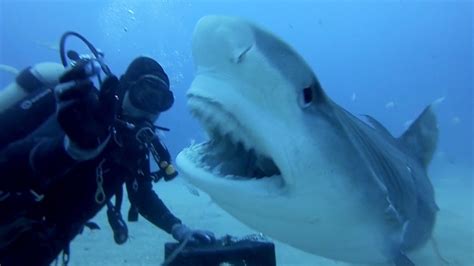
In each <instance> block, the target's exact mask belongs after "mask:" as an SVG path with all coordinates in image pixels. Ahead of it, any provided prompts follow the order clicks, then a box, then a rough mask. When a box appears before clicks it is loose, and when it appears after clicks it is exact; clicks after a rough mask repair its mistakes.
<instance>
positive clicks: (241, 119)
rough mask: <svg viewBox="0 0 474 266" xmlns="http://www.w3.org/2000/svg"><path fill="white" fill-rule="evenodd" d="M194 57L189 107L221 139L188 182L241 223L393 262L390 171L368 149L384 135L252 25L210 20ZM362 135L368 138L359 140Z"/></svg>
mask: <svg viewBox="0 0 474 266" xmlns="http://www.w3.org/2000/svg"><path fill="white" fill-rule="evenodd" d="M193 56H194V62H195V65H196V75H195V78H194V80H193V82H192V84H191V87H190V89H189V90H188V92H187V97H188V106H189V108H190V111H191V113H192V114H193V115H194V116H195V117H196V118H197V119H198V120H199V121H200V122H201V124H202V126H203V127H204V129H205V131H206V132H207V135H208V137H209V140H208V141H206V142H204V143H200V144H195V145H192V146H191V147H188V148H186V149H184V150H183V151H182V152H180V153H179V155H178V157H177V160H176V161H177V165H178V167H179V168H180V173H181V174H182V176H184V177H185V178H186V179H187V180H188V181H189V182H191V183H192V184H194V185H195V186H197V187H198V188H200V189H201V190H203V191H205V192H206V193H208V194H209V196H210V197H211V198H212V199H213V200H214V201H215V202H216V203H217V204H218V205H220V206H221V207H222V208H223V209H224V210H226V211H227V212H229V213H230V214H231V215H233V216H234V217H236V218H237V219H239V220H241V221H242V222H244V223H246V224H247V225H249V226H251V227H253V228H255V229H256V230H259V231H261V232H263V233H265V234H267V235H269V236H271V237H274V238H276V239H278V240H281V241H283V242H286V243H288V244H290V245H293V246H295V247H297V248H299V249H302V250H305V251H308V252H311V253H314V254H318V255H321V256H325V257H328V258H333V259H338V260H343V261H353V262H382V261H387V258H388V259H389V260H390V259H391V258H390V256H391V255H390V254H391V253H390V252H386V250H390V249H391V245H392V243H389V244H387V242H390V240H388V239H392V238H393V236H394V235H396V234H397V233H398V231H397V230H392V228H393V226H392V224H390V223H388V224H387V222H386V219H387V215H386V209H387V208H389V207H391V206H392V205H393V204H392V201H390V200H387V198H389V197H388V194H389V193H388V192H387V188H386V186H385V185H384V180H379V179H377V178H372V176H373V174H374V171H375V172H377V171H378V170H380V168H377V167H374V163H373V162H372V161H370V160H369V159H370V158H371V157H370V156H368V155H367V152H369V153H370V151H371V150H370V149H365V150H364V151H365V152H364V151H362V152H361V147H360V145H359V144H360V143H361V141H360V136H362V137H366V135H364V134H365V133H364V132H366V131H367V132H369V133H370V132H375V131H376V130H375V129H373V127H368V126H367V125H366V124H362V123H360V122H359V121H358V120H357V119H355V118H353V117H352V116H350V114H347V112H345V111H344V110H343V109H342V108H340V107H338V106H337V105H336V104H335V103H334V102H333V101H331V99H329V97H328V96H327V95H326V94H325V92H324V91H323V89H322V88H321V86H320V84H319V82H318V80H317V78H316V76H315V74H314V72H313V71H312V70H311V68H310V67H309V65H308V64H307V63H306V62H305V61H304V59H303V58H302V57H301V56H299V55H298V53H296V52H295V51H294V50H293V49H292V48H291V47H290V46H289V45H287V44H286V43H285V42H283V41H282V40H280V39H279V38H278V37H276V36H274V35H273V34H271V33H270V32H268V31H265V30H264V29H262V28H260V27H258V26H256V25H254V24H252V23H250V22H247V21H245V20H241V19H239V18H233V17H223V16H207V17H204V18H202V19H201V20H200V21H199V22H198V24H197V26H196V28H195V31H194V36H193ZM354 128H355V129H356V131H357V130H359V131H357V132H359V133H356V136H353V135H349V133H348V132H350V131H351V129H354ZM369 133H367V134H369ZM374 134H376V135H377V136H379V139H382V140H383V139H384V138H385V137H386V136H385V135H386V134H384V133H377V132H375V133H374ZM382 140H381V141H382ZM389 142H390V141H389ZM362 143H364V139H363V140H362ZM387 146H388V147H389V148H387V150H389V151H390V149H391V148H390V147H392V148H393V147H394V144H393V141H392V143H391V144H388V145H387ZM400 154H401V155H400V157H403V156H402V154H403V152H400ZM369 155H370V154H369ZM380 156H381V157H383V156H382V155H380ZM397 158H398V157H397ZM375 166H377V164H375ZM403 167H406V166H403ZM413 168H414V169H415V170H416V171H418V170H417V169H418V168H420V167H418V168H417V167H415V166H413ZM404 169H405V168H404ZM382 170H383V169H382ZM385 170H386V169H385ZM420 171H422V169H421V168H420ZM410 193H411V192H410ZM408 195H409V196H407V199H411V198H410V197H412V196H413V193H412V194H408ZM374 199H375V200H374ZM387 201H388V202H387ZM393 201H394V202H396V203H397V204H398V205H400V206H402V207H400V209H401V210H403V211H405V210H406V209H410V208H405V207H406V206H405V205H404V204H405V203H404V200H401V199H396V200H395V199H394V200H393ZM398 205H397V206H398ZM374 210H375V211H374ZM407 212H408V211H407ZM400 213H402V211H400ZM403 213H405V212H403ZM398 214H399V212H398V210H397V209H395V214H393V215H394V216H395V215H398ZM389 215H391V214H389ZM401 224H402V225H403V221H402V222H401ZM402 225H401V226H400V227H399V228H401V227H402ZM397 237H398V235H397ZM384 245H386V246H387V248H386V250H385V249H384V250H382V249H381V248H380V247H381V246H384ZM389 246H390V247H389ZM387 254H389V255H387Z"/></svg>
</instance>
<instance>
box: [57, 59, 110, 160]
mask: <svg viewBox="0 0 474 266" xmlns="http://www.w3.org/2000/svg"><path fill="white" fill-rule="evenodd" d="M92 63H93V62H91V61H89V62H86V64H92ZM89 68H91V67H89ZM87 69H88V66H87V65H77V66H75V67H74V68H72V69H71V70H69V71H67V72H66V73H65V74H63V76H62V77H61V78H60V79H59V80H60V84H59V85H57V86H56V88H55V95H56V112H57V119H58V122H59V124H60V126H61V127H62V128H63V130H64V132H65V133H66V138H65V147H66V151H67V152H68V153H69V154H70V155H71V157H72V158H74V159H76V160H89V159H92V158H95V157H96V156H97V155H98V154H99V153H100V152H101V151H102V150H103V149H104V147H105V146H106V144H107V142H108V140H109V138H110V128H111V126H112V123H113V122H114V119H115V114H116V108H117V102H118V100H117V99H116V97H115V95H114V93H113V92H114V91H115V88H116V87H117V86H118V83H119V81H118V79H117V77H115V76H110V77H107V78H106V80H105V81H104V82H103V83H102V85H101V90H100V91H98V90H97V89H96V88H95V86H94V83H93V82H92V81H91V80H90V79H89V78H88V77H89V76H88V75H89V74H88V70H87Z"/></svg>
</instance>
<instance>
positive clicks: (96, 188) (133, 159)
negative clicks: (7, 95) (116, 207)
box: [0, 125, 181, 266]
mask: <svg viewBox="0 0 474 266" xmlns="http://www.w3.org/2000/svg"><path fill="white" fill-rule="evenodd" d="M55 127H56V128H58V127H57V125H55ZM47 135H49V136H51V134H50V133H48V134H47ZM53 135H54V137H48V136H41V135H40V136H30V137H28V138H26V139H23V140H21V141H17V142H15V143H13V144H10V145H9V146H8V147H7V148H5V149H4V150H2V151H1V154H0V192H3V194H2V195H3V196H5V195H6V192H9V195H10V196H9V197H5V198H1V199H0V226H1V227H4V228H0V235H2V233H1V231H2V230H3V231H4V233H5V230H7V229H8V230H10V229H11V228H8V226H5V225H8V224H10V227H12V225H11V224H12V221H13V219H16V221H20V222H16V223H18V224H19V225H18V224H17V225H13V227H15V226H16V227H17V229H18V228H24V230H16V233H15V234H16V235H15V238H13V239H14V240H13V242H12V243H8V244H5V243H3V244H2V243H1V242H2V241H5V239H0V265H2V266H6V265H48V264H49V263H51V262H52V261H53V260H54V259H55V258H56V257H57V255H58V254H59V253H60V252H61V250H63V249H64V248H66V247H67V246H68V244H69V242H70V241H71V240H72V239H73V238H74V237H75V236H76V235H77V234H78V233H80V232H81V230H82V229H83V226H84V224H85V223H86V222H87V221H88V220H89V219H91V218H93V217H94V216H95V215H96V214H97V213H98V212H99V211H100V210H101V209H102V207H104V205H105V204H106V201H107V200H108V199H110V198H111V197H112V196H113V195H114V194H115V193H116V192H117V191H118V190H119V189H121V187H122V186H123V184H124V183H125V184H126V187H127V191H128V197H129V199H130V202H131V203H132V204H133V205H134V206H136V207H137V208H138V211H139V213H140V214H141V215H142V216H144V217H145V218H146V219H148V220H149V221H150V222H152V223H153V224H155V225H156V226H158V227H159V228H161V229H163V230H164V231H166V232H168V233H170V232H171V227H172V226H173V225H174V224H175V223H180V222H181V221H180V220H179V219H178V218H176V217H175V216H174V215H173V214H172V213H171V212H170V211H169V210H168V208H167V207H166V206H165V205H164V204H163V202H162V201H161V200H160V199H159V198H158V196H157V195H156V194H155V192H154V191H153V190H152V179H151V177H150V175H149V165H148V164H149V160H148V151H147V149H146V148H145V147H142V146H141V145H138V144H137V143H131V142H133V140H131V139H129V140H127V138H122V139H120V141H116V140H115V139H111V140H110V141H109V143H108V146H107V147H106V148H105V149H104V151H103V152H102V153H101V154H100V155H99V156H98V157H96V158H95V159H93V160H89V161H83V162H77V161H75V160H73V159H72V158H71V157H70V156H69V155H68V154H67V153H66V151H65V149H64V145H63V141H64V134H63V133H62V131H61V130H60V129H58V131H57V133H56V134H53ZM119 136H120V132H119ZM129 142H130V143H129ZM118 143H121V145H119V144H118ZM102 191H103V192H104V193H105V194H102ZM15 192H22V194H21V195H17V194H16V193H15ZM33 192H34V193H36V194H37V197H38V198H37V199H38V200H39V201H38V202H35V201H34V200H33V201H32V200H31V198H33V197H32V196H33V195H34V194H33ZM104 195H105V198H102V196H104ZM42 196H44V197H43V198H42ZM26 198H29V199H26ZM17 217H23V218H25V217H26V219H23V218H22V219H23V220H21V219H20V220H19V219H17ZM13 224H15V223H13ZM18 231H24V232H23V233H21V234H18ZM13 232H15V230H13ZM4 233H3V237H4V238H5V234H4ZM6 235H7V236H9V235H8V234H6ZM10 241H11V239H10Z"/></svg>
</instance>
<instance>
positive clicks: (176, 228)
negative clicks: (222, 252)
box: [171, 224, 216, 244]
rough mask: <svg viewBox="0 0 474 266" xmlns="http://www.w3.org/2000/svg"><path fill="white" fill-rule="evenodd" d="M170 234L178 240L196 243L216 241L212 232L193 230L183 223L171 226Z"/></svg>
mask: <svg viewBox="0 0 474 266" xmlns="http://www.w3.org/2000/svg"><path fill="white" fill-rule="evenodd" d="M171 235H172V236H173V238H174V239H175V240H176V241H178V242H183V241H186V240H187V241H189V242H191V243H196V244H198V243H199V244H212V243H213V242H215V241H216V237H215V236H214V233H212V232H211V231H207V230H193V229H190V228H189V227H187V226H186V225H184V224H175V225H173V227H172V228H171Z"/></svg>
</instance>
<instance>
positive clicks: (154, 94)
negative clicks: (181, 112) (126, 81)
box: [128, 75, 174, 114]
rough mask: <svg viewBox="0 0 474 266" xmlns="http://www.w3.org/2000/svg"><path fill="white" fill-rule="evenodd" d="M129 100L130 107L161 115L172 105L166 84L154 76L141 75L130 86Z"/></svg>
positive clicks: (171, 98)
mask: <svg viewBox="0 0 474 266" xmlns="http://www.w3.org/2000/svg"><path fill="white" fill-rule="evenodd" d="M128 95H129V98H130V102H131V103H132V105H133V106H134V107H135V108H137V109H140V110H143V111H145V112H148V113H153V114H154V113H161V112H164V111H166V110H168V109H170V108H171V106H172V105H173V103H174V95H173V92H172V91H171V90H170V89H169V87H168V84H167V83H166V82H165V81H163V80H162V79H160V78H159V77H157V76H155V75H143V76H141V77H140V78H139V79H138V80H137V81H135V82H133V83H131V84H130V88H129V94H128Z"/></svg>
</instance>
